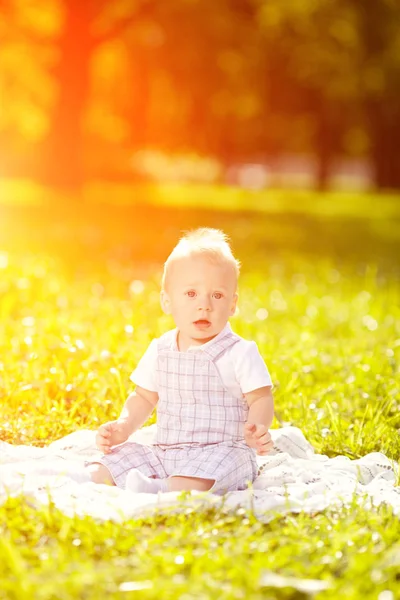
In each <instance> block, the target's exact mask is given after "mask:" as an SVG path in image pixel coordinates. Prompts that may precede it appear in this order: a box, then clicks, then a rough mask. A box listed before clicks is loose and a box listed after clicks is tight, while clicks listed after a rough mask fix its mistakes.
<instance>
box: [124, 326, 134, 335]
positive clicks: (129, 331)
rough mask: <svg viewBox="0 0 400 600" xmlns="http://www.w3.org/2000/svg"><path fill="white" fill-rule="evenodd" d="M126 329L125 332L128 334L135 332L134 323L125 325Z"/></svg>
mask: <svg viewBox="0 0 400 600" xmlns="http://www.w3.org/2000/svg"><path fill="white" fill-rule="evenodd" d="M124 329H125V333H128V334H131V333H133V327H132V325H125V327H124Z"/></svg>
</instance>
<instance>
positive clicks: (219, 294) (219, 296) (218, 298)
mask: <svg viewBox="0 0 400 600" xmlns="http://www.w3.org/2000/svg"><path fill="white" fill-rule="evenodd" d="M214 298H216V299H217V300H221V298H222V294H221V292H214Z"/></svg>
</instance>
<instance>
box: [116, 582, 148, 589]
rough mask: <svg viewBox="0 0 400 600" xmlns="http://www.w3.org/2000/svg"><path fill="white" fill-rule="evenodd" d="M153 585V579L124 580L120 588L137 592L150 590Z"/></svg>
mask: <svg viewBox="0 0 400 600" xmlns="http://www.w3.org/2000/svg"><path fill="white" fill-rule="evenodd" d="M152 587H153V582H152V581H124V582H123V583H121V584H120V585H119V588H118V589H119V591H120V592H137V591H139V590H149V589H150V588H152Z"/></svg>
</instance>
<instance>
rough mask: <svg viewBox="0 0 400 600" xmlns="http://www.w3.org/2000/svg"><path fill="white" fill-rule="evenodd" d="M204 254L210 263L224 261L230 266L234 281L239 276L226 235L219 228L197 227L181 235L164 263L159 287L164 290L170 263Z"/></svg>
mask: <svg viewBox="0 0 400 600" xmlns="http://www.w3.org/2000/svg"><path fill="white" fill-rule="evenodd" d="M199 255H200V256H205V257H207V259H209V260H210V262H212V263H214V264H215V263H225V264H228V265H230V266H232V268H233V270H234V273H235V276H236V281H237V280H238V278H239V272H240V261H239V260H237V259H236V258H235V257H234V256H233V253H232V250H231V247H230V245H229V238H228V236H227V235H226V234H225V233H224V232H223V231H221V230H220V229H213V228H212V227H199V228H198V229H194V230H192V231H188V232H186V233H185V235H183V236H182V237H181V239H180V240H179V242H178V243H177V245H176V246H175V248H174V249H173V250H172V252H171V254H170V255H169V256H168V258H167V260H166V261H165V263H164V272H163V276H162V281H161V288H162V289H163V290H166V288H167V280H168V273H169V271H170V268H171V265H172V264H173V263H174V262H175V261H176V260H179V259H180V258H185V257H188V256H199Z"/></svg>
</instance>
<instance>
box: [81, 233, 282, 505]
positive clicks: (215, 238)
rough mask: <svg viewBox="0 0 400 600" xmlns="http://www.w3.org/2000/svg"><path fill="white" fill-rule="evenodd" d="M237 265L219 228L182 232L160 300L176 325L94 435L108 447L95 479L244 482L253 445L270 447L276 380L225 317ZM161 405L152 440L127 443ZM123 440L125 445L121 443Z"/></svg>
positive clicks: (139, 485) (93, 468) (94, 465)
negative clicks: (116, 409) (119, 409)
mask: <svg viewBox="0 0 400 600" xmlns="http://www.w3.org/2000/svg"><path fill="white" fill-rule="evenodd" d="M239 266H240V263H239V261H238V260H236V259H235V258H234V256H233V254H232V251H231V248H230V246H229V243H228V238H227V236H226V235H225V234H224V233H223V232H222V231H220V230H217V229H211V228H201V229H197V230H195V231H192V232H189V233H188V234H187V235H185V236H184V237H182V239H181V240H180V241H179V243H178V244H177V246H176V247H175V248H174V250H173V251H172V253H171V254H170V256H169V257H168V259H167V261H166V262H165V266H164V273H163V278H162V290H161V306H162V309H163V311H164V312H165V313H166V314H171V315H172V317H173V319H174V322H175V325H176V328H175V329H173V330H171V331H168V332H167V333H165V334H164V335H162V336H161V337H160V338H158V339H154V340H153V341H152V342H151V343H150V345H149V347H148V349H147V351H146V352H145V354H144V356H143V357H142V359H141V360H140V361H139V364H138V365H137V368H136V369H135V371H134V372H133V373H132V375H131V380H132V381H133V383H134V384H135V385H136V389H135V391H134V392H133V393H132V394H131V395H130V396H129V397H128V399H127V400H126V403H125V406H124V408H123V410H122V412H121V415H120V417H119V419H117V420H116V421H110V422H108V423H105V424H104V425H102V426H101V427H100V428H99V430H98V432H97V435H96V444H97V447H98V448H99V449H100V450H101V451H102V452H103V453H104V454H103V456H102V457H101V458H100V459H99V460H98V461H97V462H89V463H87V469H88V470H89V475H90V477H91V480H92V481H94V482H96V483H110V484H113V485H117V486H118V487H121V488H126V489H130V490H133V491H136V492H147V493H157V492H159V491H161V492H167V491H179V490H199V491H206V490H210V491H211V492H213V493H215V494H224V493H225V492H228V491H233V490H243V489H245V488H246V487H247V485H248V483H249V482H252V481H254V479H255V478H256V476H257V463H256V453H257V454H260V455H265V454H268V452H269V451H270V450H271V448H272V441H271V436H270V434H269V432H268V428H269V427H270V425H271V423H272V419H273V414H274V403H273V398H272V392H271V390H272V383H271V378H270V375H269V372H268V369H267V367H266V366H265V363H264V361H263V359H262V357H261V355H260V353H259V351H258V348H257V345H256V343H255V342H251V341H246V340H244V339H243V338H241V337H240V336H238V335H236V334H235V333H234V332H233V331H232V329H231V327H230V324H229V322H228V319H229V317H231V316H232V315H233V314H234V313H235V310H236V303H237V299H238V294H237V284H238V274H239ZM156 407H157V436H156V441H155V443H154V444H153V445H151V446H145V445H142V444H138V443H134V442H127V441H126V440H127V439H128V437H129V436H130V435H131V434H132V433H133V432H134V431H136V430H137V429H139V427H141V425H143V423H144V422H145V421H146V420H147V419H148V417H149V416H150V415H151V413H152V411H153V410H154V408H156ZM123 442H125V443H123Z"/></svg>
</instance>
